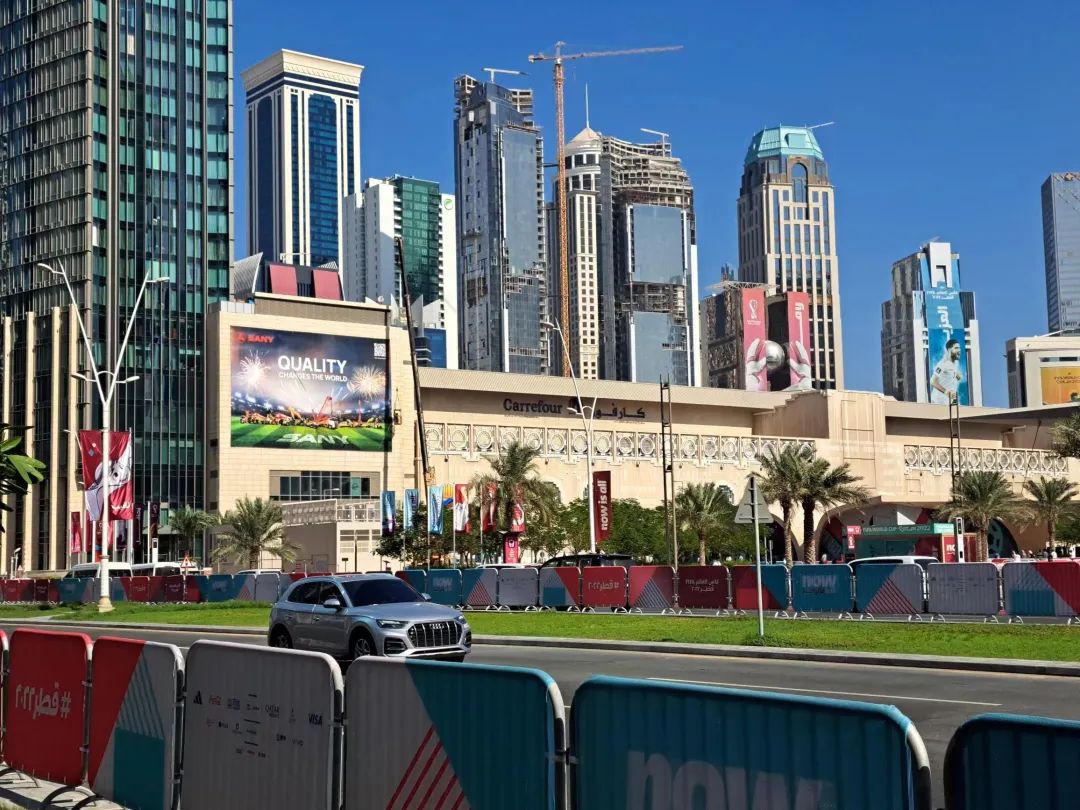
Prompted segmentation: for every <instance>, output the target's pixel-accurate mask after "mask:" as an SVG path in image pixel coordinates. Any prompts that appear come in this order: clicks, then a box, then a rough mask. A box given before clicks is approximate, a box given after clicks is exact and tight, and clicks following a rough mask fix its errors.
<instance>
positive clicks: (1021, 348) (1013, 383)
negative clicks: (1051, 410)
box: [1005, 334, 1080, 408]
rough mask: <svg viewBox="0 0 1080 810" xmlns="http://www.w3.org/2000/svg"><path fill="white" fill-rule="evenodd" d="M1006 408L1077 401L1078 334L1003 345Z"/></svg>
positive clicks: (1016, 340)
mask: <svg viewBox="0 0 1080 810" xmlns="http://www.w3.org/2000/svg"><path fill="white" fill-rule="evenodd" d="M1005 364H1006V368H1007V370H1008V375H1009V407H1010V408H1037V407H1039V406H1040V405H1072V404H1075V403H1077V402H1080V335H1078V334H1071V335H1039V336H1037V337H1017V338H1013V339H1012V340H1010V341H1007V342H1006V343H1005Z"/></svg>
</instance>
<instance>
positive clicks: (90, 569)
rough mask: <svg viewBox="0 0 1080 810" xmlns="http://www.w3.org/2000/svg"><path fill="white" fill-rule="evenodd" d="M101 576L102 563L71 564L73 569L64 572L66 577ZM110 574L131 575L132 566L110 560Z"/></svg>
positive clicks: (85, 577) (117, 575)
mask: <svg viewBox="0 0 1080 810" xmlns="http://www.w3.org/2000/svg"><path fill="white" fill-rule="evenodd" d="M99 576H101V564H100V563H82V564H80V565H73V566H71V570H69V571H68V572H67V573H66V574H64V579H96V578H97V577H99ZM109 576H110V577H130V576H131V566H130V565H128V564H127V563H123V562H110V563H109Z"/></svg>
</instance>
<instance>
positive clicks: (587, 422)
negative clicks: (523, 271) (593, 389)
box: [540, 321, 596, 554]
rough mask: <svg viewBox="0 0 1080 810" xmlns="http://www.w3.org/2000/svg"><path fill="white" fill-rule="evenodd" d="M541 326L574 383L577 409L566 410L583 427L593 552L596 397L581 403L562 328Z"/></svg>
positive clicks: (592, 551) (586, 492) (586, 495)
mask: <svg viewBox="0 0 1080 810" xmlns="http://www.w3.org/2000/svg"><path fill="white" fill-rule="evenodd" d="M540 325H541V326H546V327H548V328H549V329H553V330H554V331H555V332H556V334H558V336H559V343H561V344H562V348H563V354H564V355H565V357H566V368H567V369H568V370H569V371H570V381H571V382H572V383H573V384H574V396H575V397H576V398H577V404H578V406H577V411H575V410H574V409H573V408H569V409H568V410H569V411H570V412H571V413H576V414H577V415H578V416H580V417H581V424H582V426H583V427H584V428H585V442H586V444H587V445H588V448H587V449H586V453H585V470H586V474H587V475H588V477H589V479H588V484H587V485H586V487H585V497H586V500H588V502H589V551H590V552H591V553H593V554H595V553H596V506H595V505H594V504H593V457H592V448H593V437H592V421H593V417H594V416H595V415H596V397H593V401H592V405H583V404H582V402H581V390H580V389H579V388H578V381H577V375H576V374H575V373H574V363H573V361H571V360H570V349H569V348H567V346H566V338H565V337H564V336H563V333H562V328H561V327H560V326H559V324H557V323H552V322H551V321H543V322H542V323H541V324H540ZM586 409H588V411H589V416H588V419H586V417H585V410H586Z"/></svg>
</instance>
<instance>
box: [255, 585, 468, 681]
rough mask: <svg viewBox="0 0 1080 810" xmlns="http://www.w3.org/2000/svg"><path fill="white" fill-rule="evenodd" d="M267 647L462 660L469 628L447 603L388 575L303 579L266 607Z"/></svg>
mask: <svg viewBox="0 0 1080 810" xmlns="http://www.w3.org/2000/svg"><path fill="white" fill-rule="evenodd" d="M268 638H269V642H270V646H271V647H285V648H290V647H295V648H296V649H298V650H314V651H315V652H324V653H327V654H328V655H331V656H333V657H334V658H338V659H341V660H351V659H353V658H361V657H363V656H365V655H387V656H393V657H395V658H441V659H444V660H449V661H464V660H465V656H466V655H468V654H469V652H470V651H471V649H472V630H470V629H469V625H468V623H467V622H466V621H465V617H464V616H463V615H462V614H461V613H459V612H458V611H456V610H454V609H453V608H448V607H444V606H442V605H435V604H432V603H431V602H429V601H428V597H427V595H426V594H424V595H421V594H419V593H417V592H416V591H415V590H413V588H412V587H411V586H410V585H408V584H407V583H405V582H403V581H402V580H400V579H398V578H396V577H393V576H390V575H389V574H356V575H352V576H321V577H308V578H306V579H301V580H299V581H298V582H295V583H293V585H292V587H290V588H289V589H288V590H287V591H285V593H284V594H283V595H282V596H281V598H280V599H279V600H278V601H277V602H275V603H274V606H273V608H271V610H270V629H269V636H268Z"/></svg>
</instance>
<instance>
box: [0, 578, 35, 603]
mask: <svg viewBox="0 0 1080 810" xmlns="http://www.w3.org/2000/svg"><path fill="white" fill-rule="evenodd" d="M3 588H4V601H5V602H31V601H33V596H34V594H33V589H34V581H33V580H30V579H5V580H4V581H3ZM27 590H29V591H30V594H29V595H27Z"/></svg>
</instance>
